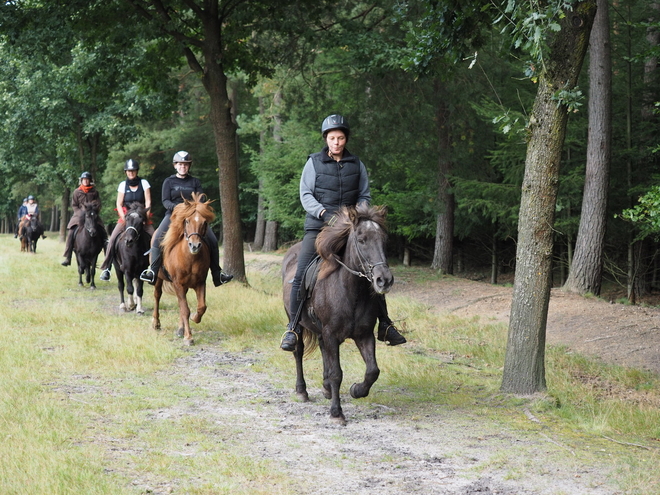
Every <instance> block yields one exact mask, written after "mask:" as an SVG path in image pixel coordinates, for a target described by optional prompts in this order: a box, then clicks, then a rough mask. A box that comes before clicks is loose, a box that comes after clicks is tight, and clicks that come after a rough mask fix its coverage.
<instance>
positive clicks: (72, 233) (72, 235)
mask: <svg viewBox="0 0 660 495" xmlns="http://www.w3.org/2000/svg"><path fill="white" fill-rule="evenodd" d="M77 233H78V226H77V225H74V226H73V227H71V228H70V229H69V237H67V238H66V247H65V248H64V261H63V262H62V266H69V265H70V264H71V254H72V253H73V243H74V242H75V240H76V234H77Z"/></svg>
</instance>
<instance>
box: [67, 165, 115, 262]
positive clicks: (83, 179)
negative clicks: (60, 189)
mask: <svg viewBox="0 0 660 495" xmlns="http://www.w3.org/2000/svg"><path fill="white" fill-rule="evenodd" d="M78 182H80V186H79V187H78V188H77V189H76V190H75V191H73V197H72V198H71V207H72V208H73V215H72V216H71V220H69V224H68V225H67V226H66V228H67V229H69V230H70V232H69V236H68V237H67V239H66V248H65V250H64V261H63V262H62V266H69V265H70V264H71V253H73V243H74V241H75V240H76V233H77V232H78V227H81V226H83V225H84V223H85V205H87V204H90V203H94V202H95V203H96V204H98V207H99V210H100V209H101V198H100V197H99V192H98V191H97V190H96V188H95V187H94V182H93V181H92V174H90V173H89V172H83V173H82V174H80V177H79V178H78ZM96 218H97V220H96V222H97V223H98V225H99V227H100V229H99V230H100V232H101V235H102V236H103V242H104V243H105V241H106V240H107V233H106V231H105V226H104V225H103V221H102V220H101V216H100V215H97V217H96Z"/></svg>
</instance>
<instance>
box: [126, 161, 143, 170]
mask: <svg viewBox="0 0 660 495" xmlns="http://www.w3.org/2000/svg"><path fill="white" fill-rule="evenodd" d="M127 170H135V171H137V170H140V163H139V162H138V161H137V160H133V159H132V158H129V159H128V160H126V163H124V172H126V171H127Z"/></svg>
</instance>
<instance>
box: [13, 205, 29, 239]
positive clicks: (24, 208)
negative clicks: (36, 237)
mask: <svg viewBox="0 0 660 495" xmlns="http://www.w3.org/2000/svg"><path fill="white" fill-rule="evenodd" d="M27 204H28V199H27V198H23V203H21V206H19V207H18V213H17V214H16V228H15V230H14V239H16V238H17V237H18V235H19V234H21V220H23V217H24V216H25V215H27Z"/></svg>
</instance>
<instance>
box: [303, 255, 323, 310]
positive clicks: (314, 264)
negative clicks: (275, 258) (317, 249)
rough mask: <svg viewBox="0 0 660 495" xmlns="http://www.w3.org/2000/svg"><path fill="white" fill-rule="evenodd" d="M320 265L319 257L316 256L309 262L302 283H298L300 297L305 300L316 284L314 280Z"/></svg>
mask: <svg viewBox="0 0 660 495" xmlns="http://www.w3.org/2000/svg"><path fill="white" fill-rule="evenodd" d="M320 267H321V257H320V256H316V257H315V258H314V259H313V260H312V261H310V262H309V265H307V268H305V273H304V275H303V279H302V283H301V284H300V299H301V300H302V301H306V300H307V299H309V298H310V297H311V296H312V291H313V290H314V286H315V285H316V280H317V279H318V277H319V270H320Z"/></svg>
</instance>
